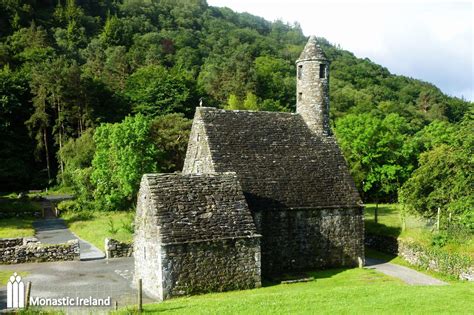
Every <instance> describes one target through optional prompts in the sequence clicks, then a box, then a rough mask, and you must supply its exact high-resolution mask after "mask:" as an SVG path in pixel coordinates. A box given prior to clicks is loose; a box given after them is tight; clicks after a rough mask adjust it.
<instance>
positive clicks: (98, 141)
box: [0, 0, 473, 211]
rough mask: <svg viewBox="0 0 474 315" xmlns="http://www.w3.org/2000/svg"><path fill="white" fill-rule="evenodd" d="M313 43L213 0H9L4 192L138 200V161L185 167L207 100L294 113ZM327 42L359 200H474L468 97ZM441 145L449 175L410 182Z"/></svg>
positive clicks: (2, 64)
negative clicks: (60, 191)
mask: <svg viewBox="0 0 474 315" xmlns="http://www.w3.org/2000/svg"><path fill="white" fill-rule="evenodd" d="M316 35H317V34H316ZM306 40H307V38H306V37H305V36H304V35H303V33H302V30H301V28H300V27H299V25H297V24H295V25H288V24H285V23H283V22H281V21H276V22H268V21H266V20H264V19H262V18H260V17H256V16H252V15H250V14H246V13H235V12H233V11H232V10H230V9H227V8H216V7H211V6H209V5H207V3H206V2H205V0H179V1H174V0H156V1H155V0H101V1H92V0H44V1H39V0H38V1H34V0H27V1H20V0H0V108H1V109H0V110H1V112H0V130H1V137H0V159H1V163H0V191H1V190H12V189H25V188H44V187H46V186H48V185H49V186H50V185H55V184H63V185H72V186H74V187H75V189H76V192H77V193H78V194H79V195H80V194H81V193H82V194H84V198H85V199H88V198H90V199H94V198H95V199H97V200H102V201H103V202H102V204H104V205H107V204H108V205H109V206H108V207H111V205H113V204H114V202H116V201H117V200H119V201H120V203H119V204H120V205H123V204H127V202H132V201H133V197H132V195H133V194H134V193H135V191H136V187H137V185H138V183H137V180H139V177H140V172H141V171H174V170H177V169H179V168H180V165H181V164H180V163H182V159H183V154H184V152H183V151H184V150H185V146H186V141H187V138H186V137H187V132H188V131H189V128H190V122H189V119H190V118H192V116H193V113H194V108H195V107H196V106H197V105H198V104H199V100H200V99H202V101H203V103H204V106H216V107H225V108H229V109H254V110H270V111H275V110H277V111H293V110H294V109H295V66H294V62H295V60H296V59H297V57H298V55H299V53H300V52H301V50H302V48H303V46H304V44H305V43H306ZM319 40H320V43H321V46H322V48H323V49H324V51H325V52H326V54H327V56H328V57H329V59H330V60H331V61H332V63H331V68H330V69H331V82H330V93H331V119H332V124H333V128H334V129H335V131H336V135H337V137H338V141H339V142H340V144H341V146H342V149H343V151H344V153H345V156H346V159H347V160H348V163H349V164H350V167H351V171H352V173H353V175H354V178H355V181H356V185H357V186H358V188H359V190H360V191H361V193H362V194H363V195H364V199H365V200H377V201H378V200H395V199H397V196H398V192H399V190H400V188H401V187H402V185H403V184H404V183H405V182H407V181H409V185H411V186H410V187H411V188H410V189H405V191H406V193H405V194H404V195H402V199H403V198H404V199H403V200H407V202H408V201H409V200H411V199H410V198H412V199H413V198H414V199H415V200H417V201H418V202H419V201H420V199H419V196H418V195H413V194H414V192H416V191H419V193H420V194H423V193H424V194H425V197H426V198H432V199H433V198H434V199H435V200H434V201H433V200H431V199H429V200H428V199H427V200H426V202H425V204H422V205H420V204H417V206H421V207H428V209H431V208H432V207H433V206H434V205H439V204H442V205H448V204H450V203H451V202H453V201H452V200H456V202H458V201H459V198H461V199H462V198H464V199H463V200H464V201H463V202H461V204H460V205H459V204H458V205H457V206H456V207H458V208H456V209H458V210H459V211H462V209H465V208H466V207H467V206H470V205H472V198H469V197H466V192H467V195H469V189H470V188H472V187H470V184H469V181H470V180H471V179H472V177H469V176H471V175H470V174H472V172H470V171H472V160H471V158H470V157H469V152H470V150H472V107H473V106H472V103H469V102H466V101H464V100H461V99H458V98H453V97H449V96H446V95H444V94H443V93H442V92H441V91H440V90H439V89H438V88H437V87H435V86H434V85H432V84H430V83H427V82H422V81H419V80H416V79H412V78H407V77H403V76H396V75H392V74H390V72H389V71H388V70H387V69H386V68H384V67H382V66H380V65H377V64H375V63H373V62H371V61H370V60H369V59H360V58H356V57H355V56H354V55H353V54H352V53H350V52H348V51H345V50H343V49H340V48H339V47H337V46H334V45H332V44H330V42H329V41H327V40H326V39H323V38H320V39H319ZM127 116H130V117H129V118H127V119H126V120H125V121H124V119H125V117H127ZM122 121H124V122H123V123H121V124H103V123H118V122H122ZM101 124H102V125H101ZM99 126H101V127H100V128H99ZM138 130H147V132H145V133H146V134H140V132H138ZM460 134H461V136H459V135H460ZM76 139H77V140H76ZM124 139H126V140H127V141H128V142H127V141H124ZM119 140H121V141H122V142H123V143H122V142H120V141H119ZM127 143H133V145H134V146H133V147H127V148H126V149H125V148H124V147H126V146H127ZM146 143H152V144H153V146H152V147H146V145H145V144H146ZM442 146H444V149H440V147H441V148H443V147H442ZM131 148H133V150H132V149H131ZM114 150H116V151H117V152H119V153H120V154H118V153H117V155H114V154H112V153H111V152H115V151H114ZM141 150H142V151H143V152H146V154H142V156H143V160H140V161H134V162H133V163H135V164H133V163H132V164H127V166H126V167H125V168H124V169H123V170H122V171H123V172H124V173H123V174H125V173H126V174H129V173H130V172H132V173H133V170H139V172H138V173H137V176H135V177H133V176H132V177H128V178H127V180H126V183H125V182H123V179H117V182H116V183H115V184H109V185H112V186H113V185H115V186H114V187H113V188H111V187H102V186H103V185H105V184H104V183H103V179H104V178H109V179H110V178H112V177H113V176H114V174H121V173H120V172H115V171H114V170H113V169H111V165H115V164H120V163H128V162H126V161H129V160H130V159H128V157H127V155H126V154H131V152H132V151H133V152H142V151H141ZM436 150H438V151H440V150H441V151H440V152H438V151H436ZM126 152H128V153H126ZM443 152H444V153H443ZM446 152H451V153H452V154H453V156H452V161H451V162H452V163H453V164H452V165H451V166H450V167H448V169H447V170H445V172H447V173H446V174H445V173H442V171H440V172H441V173H442V174H441V173H440V174H441V175H439V176H438V177H436V176H435V177H436V178H432V179H431V180H430V181H428V182H425V181H417V179H416V178H415V179H413V178H411V176H412V174H413V172H414V171H415V170H416V171H415V173H416V174H419V173H420V172H422V171H423V170H418V168H419V167H423V166H424V165H420V163H421V164H423V163H434V164H436V161H433V159H436V158H438V159H440V158H442V157H443V155H445V153H446ZM456 152H457V153H459V154H457V153H456ZM430 154H431V155H430ZM437 154H438V155H437ZM439 154H441V156H439ZM432 155H434V156H432ZM111 156H116V160H114V161H111V160H110V159H111ZM420 156H422V158H421V159H420ZM438 162H439V163H441V161H438ZM466 162H467V163H466ZM441 164H442V163H441ZM461 164H462V165H463V166H462V167H463V168H462V169H458V168H457V167H458V166H460V165H461ZM120 165H122V164H120ZM425 167H426V165H425ZM440 167H441V166H440ZM101 169H109V171H108V172H102V171H101ZM466 171H467V173H466ZM117 176H118V175H117ZM124 176H125V175H124ZM452 176H457V177H456V178H458V181H460V182H461V183H465V184H466V185H464V186H463V184H460V185H461V187H460V188H459V187H458V188H456V191H451V190H450V188H449V187H446V185H445V184H443V183H444V182H443V180H446V178H447V177H452ZM436 181H440V184H439V185H441V186H442V187H444V188H439V187H438V186H436V187H434V186H433V185H435V184H434V183H436ZM111 182H113V180H111ZM129 184H130V185H129ZM471 184H472V181H471ZM101 185H102V186H101ZM407 185H408V184H407ZM443 185H444V186H443ZM106 186H107V185H106ZM432 186H433V187H432ZM448 186H449V185H448ZM438 189H441V190H443V191H442V192H439V194H442V195H439V194H438V193H436V194H435V195H433V196H431V197H430V196H429V195H430V194H431V192H435V191H438ZM111 191H115V192H116V193H117V194H125V195H123V196H119V197H117V196H115V197H110V196H111V195H110V194H111ZM119 191H120V193H119ZM400 191H401V190H400ZM427 192H428V193H427ZM104 196H108V197H107V198H105V197H104ZM104 198H105V199H104ZM117 198H118V199H117ZM458 203H459V202H458ZM412 204H413V203H412Z"/></svg>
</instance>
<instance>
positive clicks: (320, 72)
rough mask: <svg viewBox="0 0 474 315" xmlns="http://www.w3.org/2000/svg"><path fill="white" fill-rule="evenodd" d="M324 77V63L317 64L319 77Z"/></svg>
mask: <svg viewBox="0 0 474 315" xmlns="http://www.w3.org/2000/svg"><path fill="white" fill-rule="evenodd" d="M325 77H326V65H325V64H324V63H322V64H320V65H319V78H320V79H323V78H325Z"/></svg>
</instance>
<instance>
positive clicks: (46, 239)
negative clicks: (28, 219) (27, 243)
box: [33, 195, 105, 260]
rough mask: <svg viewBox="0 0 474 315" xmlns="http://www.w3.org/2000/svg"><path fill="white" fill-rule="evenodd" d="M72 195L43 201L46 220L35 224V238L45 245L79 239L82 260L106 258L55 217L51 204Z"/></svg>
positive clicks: (53, 197)
mask: <svg viewBox="0 0 474 315" xmlns="http://www.w3.org/2000/svg"><path fill="white" fill-rule="evenodd" d="M71 198H72V196H70V195H57V196H46V197H44V200H43V201H41V206H42V207H43V209H44V217H45V218H44V219H39V220H36V221H35V222H33V228H34V229H35V237H36V238H37V239H38V240H39V241H40V242H41V243H45V244H60V243H65V242H67V241H69V240H74V239H78V240H79V247H80V251H81V256H80V257H81V260H95V259H103V258H105V254H104V253H103V252H102V251H101V250H99V249H98V248H97V247H95V246H94V245H92V244H91V243H89V242H86V241H84V240H82V239H80V238H79V237H77V235H75V234H74V233H72V232H71V231H70V230H69V229H68V228H67V225H66V222H64V220H63V219H60V218H56V216H55V215H54V211H53V207H52V204H51V202H53V201H54V202H58V201H60V200H66V199H71Z"/></svg>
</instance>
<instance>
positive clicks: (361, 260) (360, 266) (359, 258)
mask: <svg viewBox="0 0 474 315" xmlns="http://www.w3.org/2000/svg"><path fill="white" fill-rule="evenodd" d="M357 260H358V263H359V268H363V267H364V260H363V259H362V257H360V256H359V257H357Z"/></svg>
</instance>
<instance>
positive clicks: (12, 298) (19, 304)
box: [7, 272, 25, 308]
mask: <svg viewBox="0 0 474 315" xmlns="http://www.w3.org/2000/svg"><path fill="white" fill-rule="evenodd" d="M23 307H25V286H24V284H23V281H21V277H20V276H19V275H17V273H16V272H15V273H14V274H13V276H11V277H10V280H9V281H8V283H7V308H23Z"/></svg>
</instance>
